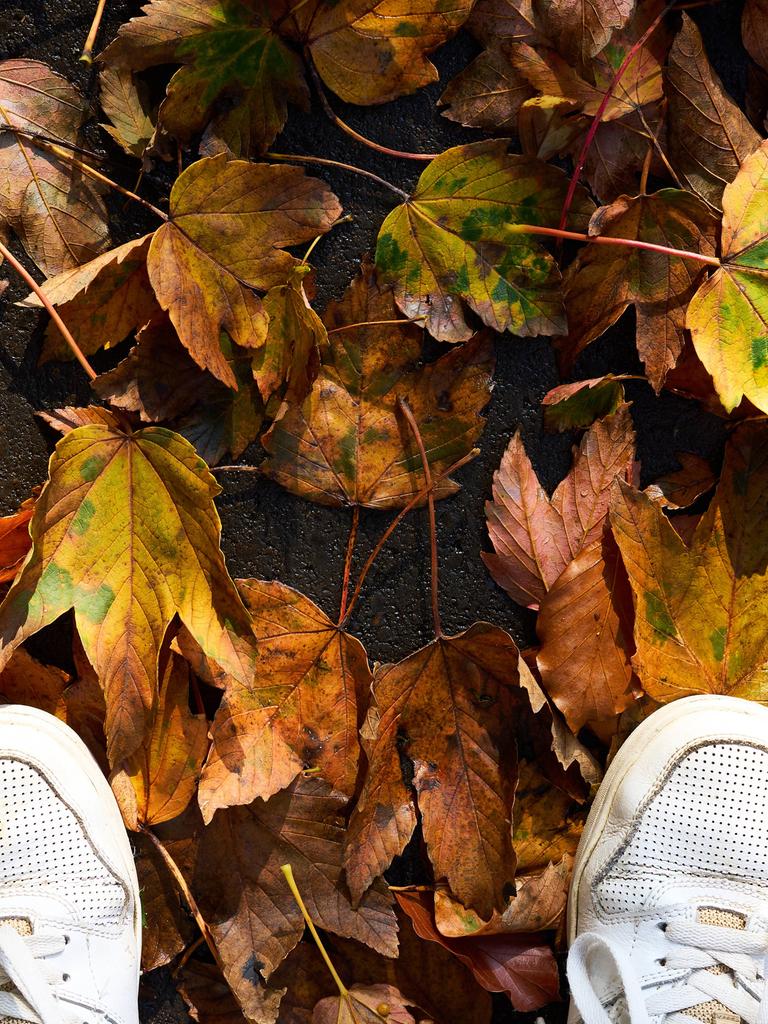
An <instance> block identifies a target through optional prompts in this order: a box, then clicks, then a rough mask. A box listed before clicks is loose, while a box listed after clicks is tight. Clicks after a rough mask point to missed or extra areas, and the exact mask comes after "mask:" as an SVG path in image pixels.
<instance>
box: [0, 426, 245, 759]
mask: <svg viewBox="0 0 768 1024" xmlns="http://www.w3.org/2000/svg"><path fill="white" fill-rule="evenodd" d="M99 412H100V413H104V410H99ZM49 473H50V475H49V479H48V481H47V483H46V484H45V486H44V487H43V490H42V492H41V494H40V497H39V498H38V500H37V504H36V507H35V513H34V516H33V518H32V521H31V525H30V533H31V536H32V551H31V553H30V555H29V556H28V558H27V561H26V562H25V564H24V567H23V569H22V572H21V573H20V575H19V576H18V577H17V578H16V580H15V581H14V583H13V585H12V586H11V589H10V590H9V592H8V594H7V596H6V598H5V600H4V601H3V603H2V605H0V633H1V634H2V637H3V652H2V655H1V656H0V665H5V664H6V663H7V662H8V659H9V658H10V657H11V655H12V653H13V651H14V650H15V649H16V648H17V647H18V646H19V644H21V643H22V642H23V641H24V640H25V639H26V638H27V637H29V636H31V635H33V634H34V633H36V632H38V630H40V629H42V628H43V627H44V626H46V625H48V624H49V623H51V622H53V621H54V620H55V619H57V618H58V617H59V616H61V615H63V614H64V613H65V612H67V611H69V609H74V612H75V624H76V626H77V630H78V632H79V634H80V637H81V639H82V641H83V645H84V647H85V650H86V653H87V655H88V659H89V660H90V662H91V663H92V664H93V666H94V667H95V668H96V671H97V672H98V676H99V681H100V683H101V686H102V687H103V690H104V694H105V698H106V702H107V736H108V738H109V744H110V757H111V759H112V761H113V763H114V764H118V763H120V762H121V761H122V760H123V759H124V758H126V757H129V756H130V755H131V754H132V753H133V752H134V751H135V750H136V749H137V748H138V746H139V745H140V743H141V741H142V738H143V735H144V729H145V726H146V723H147V716H148V715H149V713H150V710H151V708H152V707H153V704H154V702H155V698H156V695H157V688H158V657H159V652H160V647H161V644H162V642H163V639H164V637H165V635H166V633H167V631H168V627H169V626H170V624H171V620H172V619H173V617H174V615H176V614H178V615H179V617H180V618H181V620H182V622H184V624H185V625H186V626H187V627H188V628H189V629H190V631H191V632H192V633H193V635H194V636H195V637H196V638H197V639H198V641H199V642H200V643H201V645H203V646H204V648H205V649H206V651H207V652H208V653H209V654H211V655H213V654H215V655H216V657H217V660H218V661H219V662H220V663H221V664H223V665H226V666H227V668H228V669H229V670H230V671H231V672H232V673H233V674H234V675H237V676H239V677H240V678H242V679H247V678H249V677H250V673H251V667H252V664H253V658H254V651H253V646H252V643H251V641H250V640H249V639H248V638H249V636H250V621H249V616H248V613H247V612H246V610H245V608H244V607H243V605H242V602H241V600H240V598H239V596H238V594H237V591H236V589H235V586H234V584H233V583H232V581H231V580H230V578H229V576H228V574H227V571H226V568H225V566H224V557H223V555H222V553H221V550H220V548H219V534H220V523H219V517H218V514H217V513H216V509H215V507H214V504H213V497H214V495H215V494H216V493H218V489H219V488H218V485H217V484H216V482H215V481H214V479H213V478H212V477H211V475H210V474H209V472H208V470H207V468H206V466H205V464H204V463H203V462H202V461H201V459H200V458H199V457H198V456H197V455H196V454H195V451H194V449H193V448H192V446H191V445H190V444H189V443H188V442H187V441H185V440H184V439H183V438H182V437H179V435H178V434H174V433H173V432H172V431H170V430H165V429H163V428H160V427H147V428H145V429H144V430H141V431H139V432H137V433H134V434H126V433H125V432H124V431H123V430H122V429H121V427H120V426H119V425H118V423H117V422H116V421H115V420H114V419H113V420H112V421H111V422H104V421H103V420H102V421H101V422H92V423H90V424H87V425H85V426H79V427H76V428H75V429H73V430H70V432H69V433H67V434H66V435H65V437H64V438H62V440H60V441H59V443H58V445H57V446H56V451H55V453H54V455H53V457H52V459H51V463H50V470H49Z"/></svg>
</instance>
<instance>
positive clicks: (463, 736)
mask: <svg viewBox="0 0 768 1024" xmlns="http://www.w3.org/2000/svg"><path fill="white" fill-rule="evenodd" d="M520 664H521V663H520V661H519V652H518V650H517V647H516V646H515V644H514V642H513V641H512V639H511V637H510V636H509V635H508V634H507V633H506V632H505V631H504V630H503V629H500V628H499V627H498V626H491V625H489V624H488V623H483V622H478V623H475V624H474V625H473V626H471V627H470V629H468V630H467V631H466V632H465V633H460V634H459V635H458V636H454V637H440V638H439V639H437V640H435V641H434V642H433V643H431V644H428V645H427V646H426V647H423V648H422V649H421V650H420V651H417V652H416V653H415V654H411V655H410V656H409V657H407V658H406V659H405V660H404V661H401V662H399V663H398V664H397V665H392V666H384V667H380V668H378V669H377V670H376V672H375V674H374V683H373V694H374V701H375V711H376V714H375V718H372V717H371V716H370V715H369V725H374V726H375V727H374V729H373V735H372V736H371V737H370V739H369V741H368V743H367V744H366V753H367V755H368V762H369V765H368V772H367V775H366V779H365V783H364V785H363V790H362V793H361V795H360V798H359V801H358V804H357V806H356V807H355V809H354V811H353V813H352V817H351V819H350V826H349V836H348V839H347V845H346V850H345V855H344V863H345V867H346V871H347V881H348V883H349V887H350V890H351V891H352V894H353V895H354V896H355V897H356V898H360V896H361V895H362V894H363V893H364V892H365V891H366V889H367V888H368V886H369V885H370V884H371V883H372V882H373V880H374V879H375V878H377V877H378V876H379V875H380V874H382V872H383V871H384V870H386V868H387V867H388V866H389V864H390V862H391V861H392V858H393V857H395V856H396V855H398V854H401V853H402V852H403V850H404V849H405V846H406V845H407V843H408V841H409V839H410V838H411V835H412V834H413V830H414V828H415V827H416V820H417V814H416V805H417V804H418V810H419V812H420V815H421V825H422V829H423V834H424V839H425V841H426V844H427V849H428V853H429V857H430V860H431V862H432V865H433V867H434V871H435V876H436V877H437V878H440V879H442V878H445V879H447V880H448V884H449V885H450V887H451V889H452V890H453V892H455V893H456V895H457V896H458V897H459V899H461V901H462V902H463V903H464V904H465V905H466V906H471V907H473V908H474V909H476V910H477V911H478V913H480V914H481V915H483V916H486V917H487V916H490V914H491V913H492V911H493V910H494V908H501V907H502V906H503V905H504V889H505V886H506V885H507V884H511V883H512V882H513V880H514V876H515V857H514V853H513V850H512V842H511V828H510V819H511V810H512V801H513V796H514V782H515V777H516V748H515V737H514V730H515V728H516V727H517V726H521V727H522V723H523V722H526V721H528V720H529V719H530V717H531V707H530V703H529V699H528V694H527V691H526V690H525V688H524V687H520V686H519V682H520V671H521V669H520ZM523 670H525V666H524V665H523ZM401 758H405V759H407V760H408V761H409V762H410V763H411V765H412V770H413V779H412V783H411V780H410V779H409V780H408V781H406V780H405V779H404V776H403V768H402V765H401Z"/></svg>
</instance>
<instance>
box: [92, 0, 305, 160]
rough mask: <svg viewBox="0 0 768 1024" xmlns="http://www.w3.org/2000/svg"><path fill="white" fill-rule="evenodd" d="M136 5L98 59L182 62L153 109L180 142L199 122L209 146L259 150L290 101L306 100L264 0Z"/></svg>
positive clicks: (109, 64)
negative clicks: (255, 0)
mask: <svg viewBox="0 0 768 1024" xmlns="http://www.w3.org/2000/svg"><path fill="white" fill-rule="evenodd" d="M142 10H143V15H142V16H140V17H136V18H131V20H130V21H129V22H127V23H126V24H125V25H123V26H121V28H120V31H119V32H118V34H117V38H116V39H115V40H114V42H112V43H111V44H110V45H109V46H108V47H107V48H106V49H105V50H104V52H103V53H102V54H101V55H100V57H99V60H100V61H101V62H102V64H104V65H105V67H106V68H109V69H112V68H115V67H117V68H123V69H130V70H133V71H144V70H146V69H147V68H151V67H154V66H157V65H159V64H170V63H180V64H182V65H183V67H182V68H181V69H180V70H178V71H177V72H176V73H175V74H174V76H173V77H172V78H171V81H170V83H169V85H168V90H167V93H166V97H165V99H164V100H163V102H162V104H161V105H160V109H159V111H158V122H159V124H160V125H162V127H163V128H164V130H165V131H167V132H169V133H170V134H171V135H174V136H175V137H176V138H178V139H180V140H181V141H182V142H188V141H189V140H190V139H191V138H192V136H193V135H195V134H197V133H199V132H201V131H203V129H205V134H204V136H203V147H204V149H205V151H206V152H208V153H213V152H217V151H219V150H222V149H226V150H229V151H230V152H231V153H233V154H234V155H235V156H247V155H248V154H249V153H263V152H264V151H265V150H266V149H268V147H269V145H270V143H271V142H272V140H273V139H274V138H275V136H276V135H277V133H278V132H279V131H280V129H281V128H282V127H283V125H284V124H285V119H286V116H287V113H288V103H289V102H290V103H295V104H297V105H298V106H301V107H306V106H307V105H308V102H309V93H308V91H307V87H306V83H305V82H304V76H303V71H302V66H301V61H300V59H299V57H298V55H297V54H295V53H294V52H293V51H292V50H291V49H290V47H288V46H286V45H285V43H284V42H283V41H282V40H281V39H280V38H279V37H278V36H277V35H276V34H275V32H274V31H273V30H272V27H271V26H270V22H269V13H268V11H267V8H266V5H264V7H263V8H261V9H260V7H259V5H257V4H252V3H249V2H240V0H224V2H223V3H216V2H214V0H191V2H185V3H181V2H179V0H153V2H152V3H149V4H147V5H146V6H145V7H144V8H143V9H142Z"/></svg>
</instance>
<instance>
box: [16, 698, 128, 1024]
mask: <svg viewBox="0 0 768 1024" xmlns="http://www.w3.org/2000/svg"><path fill="white" fill-rule="evenodd" d="M140 944H141V910H140V903H139V886H138V881H137V878H136V871H135V868H134V865H133V857H132V855H131V847H130V843H129V842H128V837H127V835H126V832H125V828H124V827H123V823H122V820H121V818H120V812H119V810H118V808H117V804H116V802H115V799H114V797H113V796H112V792H111V790H110V788H109V785H108V783H107V781H106V779H105V778H104V776H103V775H102V773H101V771H100V770H99V767H98V765H97V764H96V762H95V761H94V760H93V758H92V757H91V755H90V754H89V752H88V750H87V749H86V747H85V746H84V744H83V743H82V742H81V741H80V739H79V738H78V737H77V735H76V734H75V733H74V732H73V731H72V730H71V729H70V728H69V727H68V726H66V725H64V724H63V723H62V722H60V721H58V719H56V718H54V717H53V716H52V715H48V714H46V713H45V712H43V711H37V710H36V709H34V708H28V707H17V706H14V705H9V706H6V707H0V1024H16V1022H22V1021H34V1022H37V1024H97V1022H98V1024H106V1022H114V1024H138V1020H139V1017H138V1004H137V999H138V981H139V957H140Z"/></svg>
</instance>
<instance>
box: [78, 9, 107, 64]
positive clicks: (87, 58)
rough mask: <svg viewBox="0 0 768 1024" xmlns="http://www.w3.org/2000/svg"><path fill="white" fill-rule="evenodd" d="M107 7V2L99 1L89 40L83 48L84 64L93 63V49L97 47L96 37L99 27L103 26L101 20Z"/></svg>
mask: <svg viewBox="0 0 768 1024" xmlns="http://www.w3.org/2000/svg"><path fill="white" fill-rule="evenodd" d="M106 6H107V0H99V2H98V3H97V4H96V13H95V14H94V16H93V21H92V22H91V27H90V30H89V32H88V38H87V39H86V40H85V45H84V46H83V52H82V53H81V54H80V60H81V61H83V63H84V64H92V63H93V48H94V46H95V45H96V36H97V35H98V34H99V26H100V25H101V19H102V17H103V15H104V8H105V7H106Z"/></svg>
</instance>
